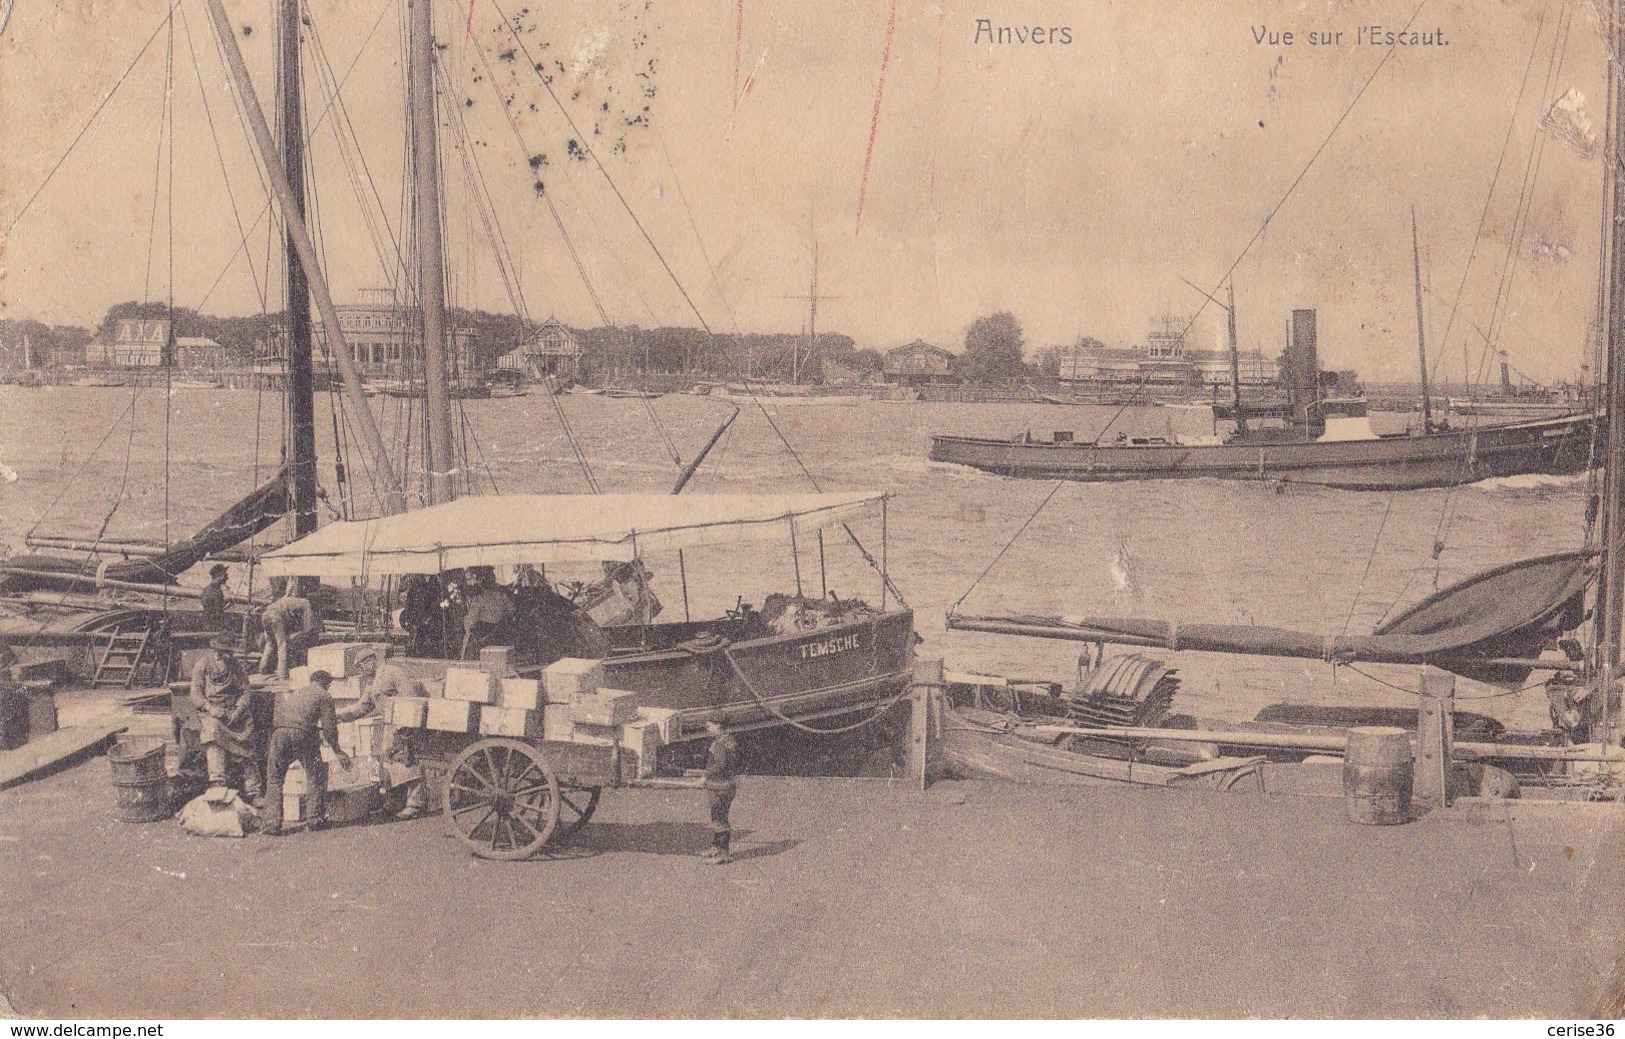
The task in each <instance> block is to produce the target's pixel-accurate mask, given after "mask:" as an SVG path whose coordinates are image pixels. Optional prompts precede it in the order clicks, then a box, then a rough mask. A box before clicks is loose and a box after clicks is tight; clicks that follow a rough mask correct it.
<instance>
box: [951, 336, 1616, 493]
mask: <svg viewBox="0 0 1625 1039" xmlns="http://www.w3.org/2000/svg"><path fill="white" fill-rule="evenodd" d="M1315 340H1316V333H1315V311H1313V310H1294V311H1293V312H1292V323H1291V333H1290V340H1289V343H1288V346H1287V350H1286V352H1285V354H1284V355H1283V357H1282V373H1281V376H1282V381H1283V383H1284V384H1285V388H1286V391H1287V401H1288V405H1289V414H1288V415H1287V416H1286V418H1285V419H1284V420H1283V421H1281V422H1280V424H1278V425H1273V426H1265V425H1262V424H1257V425H1249V424H1248V423H1247V421H1246V416H1245V414H1244V413H1238V414H1236V415H1235V417H1236V419H1237V422H1236V428H1235V431H1234V432H1232V433H1230V434H1229V435H1228V436H1224V437H1219V436H1213V437H1203V438H1182V437H1177V436H1132V435H1128V434H1125V433H1119V434H1117V435H1116V437H1115V438H1113V439H1106V438H1105V437H1101V438H1098V439H1096V440H1094V441H1083V440H1079V439H1076V438H1075V437H1074V435H1073V434H1071V433H1068V432H1065V431H1061V432H1056V433H1053V434H1051V435H1049V436H1048V437H1043V436H1035V435H1034V434H1032V433H1031V432H1028V431H1023V432H1021V433H1019V434H1017V435H1015V436H1013V437H1011V438H1008V439H999V438H996V437H968V436H956V435H948V434H938V435H933V436H932V438H931V456H930V457H931V460H932V461H935V462H949V463H953V464H957V465H968V466H972V467H974V468H976V469H981V470H984V471H986V472H990V473H996V474H998V475H1000V476H1014V477H1023V478H1027V479H1035V480H1079V481H1085V482H1093V481H1107V480H1165V479H1179V478H1194V477H1209V478H1213V479H1221V480H1265V481H1270V482H1275V483H1283V484H1284V483H1301V484H1313V485H1318V486H1323V487H1336V488H1343V489H1347V490H1365V491H1385V490H1411V489H1416V488H1423V487H1448V486H1455V485H1457V484H1462V483H1471V482H1474V481H1477V480H1485V479H1490V478H1492V477H1506V476H1520V475H1524V474H1530V473H1542V474H1550V475H1572V474H1575V473H1580V472H1584V471H1585V468H1586V465H1587V462H1588V459H1589V458H1590V457H1591V452H1592V446H1593V444H1592V441H1593V439H1594V437H1595V436H1596V435H1597V422H1596V415H1595V414H1593V413H1589V412H1586V413H1575V414H1568V415H1561V416H1557V417H1554V418H1546V419H1541V420H1538V421H1528V422H1515V423H1509V424H1506V425H1495V426H1479V427H1475V428H1464V429H1451V428H1448V426H1446V425H1444V424H1440V425H1434V424H1433V423H1431V422H1424V423H1423V427H1422V428H1421V429H1417V430H1413V431H1410V432H1405V433H1398V434H1391V435H1379V434H1378V433H1376V432H1375V431H1373V429H1372V428H1371V422H1370V419H1369V418H1368V417H1367V415H1366V411H1365V401H1364V400H1363V399H1358V398H1326V397H1323V396H1322V393H1321V382H1322V380H1321V374H1320V367H1319V359H1318V356H1317V349H1316V341H1315Z"/></svg>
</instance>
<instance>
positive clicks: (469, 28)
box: [463, 0, 475, 45]
mask: <svg viewBox="0 0 1625 1039" xmlns="http://www.w3.org/2000/svg"><path fill="white" fill-rule="evenodd" d="M474 3H475V0H468V23H467V24H466V25H464V26H463V43H464V44H465V45H466V44H467V43H468V41H469V39H470V38H471V37H472V36H473V35H474Z"/></svg>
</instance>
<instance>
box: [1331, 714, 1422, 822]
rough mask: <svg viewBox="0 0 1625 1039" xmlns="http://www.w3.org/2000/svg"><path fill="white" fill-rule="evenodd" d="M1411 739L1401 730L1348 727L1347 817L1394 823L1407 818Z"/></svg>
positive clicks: (1345, 767) (1345, 757) (1345, 756)
mask: <svg viewBox="0 0 1625 1039" xmlns="http://www.w3.org/2000/svg"><path fill="white" fill-rule="evenodd" d="M1411 780H1412V766H1411V740H1410V736H1409V734H1407V733H1406V731H1405V730H1404V729H1392V728H1388V727H1386V726H1367V727H1363V728H1357V729H1350V730H1349V735H1348V743H1347V744H1346V745H1345V747H1344V751H1343V804H1344V805H1345V806H1346V807H1347V809H1348V813H1349V818H1350V819H1352V820H1354V821H1355V822H1357V823H1364V824H1365V825H1368V826H1393V825H1395V824H1396V823H1402V822H1404V821H1405V820H1406V819H1408V818H1409V817H1410V808H1411Z"/></svg>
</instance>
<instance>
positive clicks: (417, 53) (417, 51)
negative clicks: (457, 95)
mask: <svg viewBox="0 0 1625 1039" xmlns="http://www.w3.org/2000/svg"><path fill="white" fill-rule="evenodd" d="M408 6H409V7H410V8H411V30H410V32H409V34H408V37H409V39H408V43H407V64H408V69H409V71H408V78H407V94H408V97H407V102H408V108H409V109H410V110H411V115H412V125H411V154H412V201H413V205H412V211H413V215H414V217H415V221H416V222H415V227H414V229H415V235H414V237H415V238H416V242H417V290H418V292H417V296H418V308H419V313H421V314H422V315H423V389H424V396H425V400H424V411H425V412H426V413H427V418H428V427H429V438H428V439H429V443H428V447H429V474H428V481H427V483H428V492H429V502H430V504H436V503H439V502H445V501H450V500H451V499H452V498H453V497H454V496H455V485H454V480H453V477H454V475H455V473H454V470H455V469H456V462H455V460H454V456H453V454H452V445H451V392H450V387H449V385H448V381H447V377H446V345H447V338H446V275H445V258H444V254H445V245H444V242H443V241H442V239H441V233H440V141H439V132H438V124H437V122H436V119H437V114H436V110H435V89H434V15H433V12H432V10H431V0H409V4H408Z"/></svg>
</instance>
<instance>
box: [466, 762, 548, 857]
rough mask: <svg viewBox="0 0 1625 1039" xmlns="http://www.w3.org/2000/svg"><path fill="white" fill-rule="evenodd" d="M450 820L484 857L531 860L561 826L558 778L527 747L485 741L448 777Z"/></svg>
mask: <svg viewBox="0 0 1625 1039" xmlns="http://www.w3.org/2000/svg"><path fill="white" fill-rule="evenodd" d="M446 818H447V819H448V820H449V821H450V822H451V829H452V832H453V833H455V834H456V835H457V837H458V839H459V840H461V841H462V842H463V843H464V844H466V845H468V848H469V850H470V851H472V852H473V853H474V854H475V855H478V856H479V857H480V858H482V859H505V860H512V859H523V858H528V857H530V856H531V855H534V854H536V853H537V852H538V851H540V850H541V849H542V846H543V845H545V844H546V843H547V841H548V838H550V837H552V836H553V832H554V830H555V829H556V828H557V827H558V824H559V780H558V777H557V776H555V775H554V774H553V770H552V768H550V767H549V766H548V764H547V761H546V760H545V759H544V758H543V757H542V753H541V751H539V750H537V749H536V748H535V747H532V746H531V745H529V744H527V743H522V742H520V741H519V740H481V741H479V742H478V743H476V744H474V745H473V746H472V747H469V748H468V749H467V750H465V751H463V752H462V753H461V754H459V755H458V756H457V760H456V761H454V762H452V766H451V771H450V772H448V773H447V774H446Z"/></svg>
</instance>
